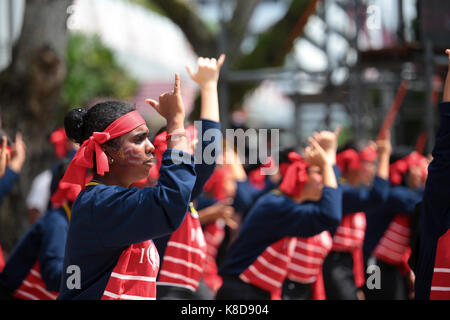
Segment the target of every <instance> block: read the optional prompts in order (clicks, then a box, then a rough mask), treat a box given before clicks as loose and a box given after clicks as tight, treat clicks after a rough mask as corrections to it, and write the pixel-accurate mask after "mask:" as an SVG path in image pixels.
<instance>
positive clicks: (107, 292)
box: [103, 290, 156, 300]
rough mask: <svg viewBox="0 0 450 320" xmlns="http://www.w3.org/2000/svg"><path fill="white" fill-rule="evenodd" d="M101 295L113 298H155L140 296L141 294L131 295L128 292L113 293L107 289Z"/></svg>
mask: <svg viewBox="0 0 450 320" xmlns="http://www.w3.org/2000/svg"><path fill="white" fill-rule="evenodd" d="M103 295H105V296H107V297H111V298H114V299H126V300H156V298H149V297H141V296H133V295H130V294H115V293H112V292H109V291H106V290H105V291H104V292H103Z"/></svg>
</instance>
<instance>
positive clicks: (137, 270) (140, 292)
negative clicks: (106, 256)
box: [102, 240, 159, 300]
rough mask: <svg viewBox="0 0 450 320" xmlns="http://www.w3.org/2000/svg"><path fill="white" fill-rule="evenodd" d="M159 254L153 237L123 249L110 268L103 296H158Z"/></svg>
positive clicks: (143, 297) (126, 298)
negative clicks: (112, 267)
mask: <svg viewBox="0 0 450 320" xmlns="http://www.w3.org/2000/svg"><path fill="white" fill-rule="evenodd" d="M158 270H159V255H158V250H157V249H156V247H155V244H154V243H153V241H151V240H147V241H144V242H140V243H135V244H132V245H131V246H129V247H128V248H127V249H126V250H124V251H123V252H122V254H121V255H120V257H119V260H118V261H117V264H116V266H115V267H114V269H113V271H112V272H111V276H110V278H109V281H108V284H107V285H106V288H105V291H104V292H103V296H102V300H155V299H156V276H157V274H158Z"/></svg>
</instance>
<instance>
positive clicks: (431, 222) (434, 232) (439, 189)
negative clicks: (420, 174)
mask: <svg viewBox="0 0 450 320" xmlns="http://www.w3.org/2000/svg"><path fill="white" fill-rule="evenodd" d="M439 114H440V125H439V130H438V132H437V134H436V140H435V145H434V148H433V152H432V155H433V161H431V163H430V165H429V166H428V177H427V181H426V184H425V191H424V195H423V210H422V212H421V214H420V218H419V252H418V254H417V264H416V269H415V275H416V281H415V299H418V300H424V299H429V297H430V288H431V280H432V277H433V268H434V260H435V255H436V246H437V241H438V239H439V237H441V236H442V235H443V234H444V233H445V232H446V231H447V230H448V229H449V228H450V102H443V103H441V104H439Z"/></svg>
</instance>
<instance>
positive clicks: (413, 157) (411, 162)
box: [389, 151, 427, 185]
mask: <svg viewBox="0 0 450 320" xmlns="http://www.w3.org/2000/svg"><path fill="white" fill-rule="evenodd" d="M415 166H420V167H421V171H422V181H425V180H426V178H427V161H426V158H425V157H424V156H423V155H421V154H419V153H417V152H415V151H414V152H412V153H411V154H409V155H407V156H406V157H404V158H402V159H399V160H397V161H395V162H394V163H391V165H390V166H389V177H390V180H391V183H392V184H395V185H398V184H401V183H402V180H403V176H404V175H405V174H406V173H407V172H408V170H409V169H410V168H411V167H415Z"/></svg>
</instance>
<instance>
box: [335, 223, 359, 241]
mask: <svg viewBox="0 0 450 320" xmlns="http://www.w3.org/2000/svg"><path fill="white" fill-rule="evenodd" d="M364 232H365V231H364V230H360V229H352V228H347V227H342V226H340V227H338V228H337V229H336V234H339V233H341V234H342V235H345V236H352V237H357V238H364Z"/></svg>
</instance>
